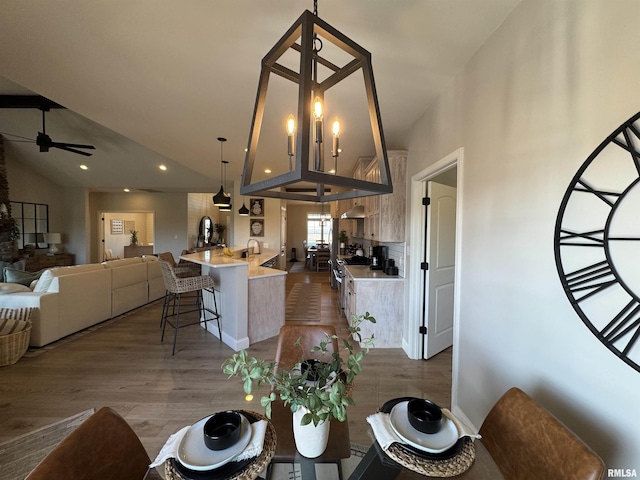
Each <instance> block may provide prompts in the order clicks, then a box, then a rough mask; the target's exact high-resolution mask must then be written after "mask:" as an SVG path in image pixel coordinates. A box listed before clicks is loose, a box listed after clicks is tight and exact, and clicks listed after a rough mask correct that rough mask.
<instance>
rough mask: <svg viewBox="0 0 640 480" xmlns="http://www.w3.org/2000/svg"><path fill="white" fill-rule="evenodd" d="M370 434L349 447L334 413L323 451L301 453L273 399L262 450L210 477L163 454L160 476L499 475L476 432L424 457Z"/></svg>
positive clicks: (288, 419)
mask: <svg viewBox="0 0 640 480" xmlns="http://www.w3.org/2000/svg"><path fill="white" fill-rule="evenodd" d="M396 400H399V399H396ZM389 405H393V401H391V403H387V404H385V405H383V407H382V409H381V410H382V411H384V408H387V409H388V408H389ZM249 413H250V414H251V415H252V416H253V417H254V418H255V419H266V417H265V416H263V415H262V414H259V413H256V412H249ZM370 434H371V437H372V438H373V443H372V445H371V446H370V447H369V448H368V449H367V450H366V452H364V454H362V452H361V453H359V454H357V453H356V452H355V451H354V452H352V450H351V443H350V438H349V422H348V419H347V420H346V421H344V422H340V421H338V420H336V419H335V418H334V419H332V420H331V426H330V431H329V441H328V444H327V449H326V450H325V452H324V453H323V454H322V455H320V456H319V457H317V458H307V457H304V456H303V455H301V454H300V453H299V452H298V451H297V449H296V446H295V440H294V437H293V415H292V413H291V410H290V408H289V407H288V406H285V405H284V404H283V403H282V402H279V401H276V402H273V403H272V412H271V418H270V419H269V428H268V429H267V435H266V436H265V445H264V449H263V452H262V454H261V455H260V456H259V457H256V458H255V459H254V460H252V461H250V462H245V466H244V467H243V469H240V470H238V469H232V470H231V471H230V472H229V475H225V474H224V472H215V473H214V474H212V476H210V477H208V476H207V475H206V474H204V475H200V476H198V477H190V476H189V475H181V473H180V468H179V467H180V466H179V465H177V464H176V461H175V460H174V459H169V460H168V461H167V462H166V463H165V472H164V473H165V479H166V480H200V479H202V480H208V479H209V478H211V479H215V480H253V479H256V478H265V479H266V480H279V478H278V479H276V478H275V477H274V476H273V472H274V470H275V466H276V465H277V464H280V463H285V464H297V465H299V473H298V474H297V475H296V477H295V478H296V480H318V479H320V480H321V479H322V478H323V476H322V475H321V474H320V475H319V474H318V472H321V471H322V469H316V466H317V465H319V464H335V466H336V468H337V472H338V478H339V479H340V480H370V479H375V480H418V479H422V480H424V479H425V478H436V477H444V476H450V477H452V478H456V479H460V480H501V479H504V477H503V475H502V474H501V472H500V469H499V468H498V466H497V465H496V463H495V461H494V460H493V458H492V457H491V455H490V453H489V452H488V450H487V449H486V448H485V446H484V445H483V443H482V439H481V438H476V439H473V440H472V439H471V438H469V437H463V438H461V439H460V441H459V442H458V443H457V444H456V447H455V448H454V450H455V451H454V452H453V454H452V455H449V458H448V459H443V460H425V458H423V457H421V456H420V455H415V454H414V453H413V451H412V450H411V449H407V448H406V445H398V444H395V443H394V444H392V445H391V446H390V447H388V448H387V450H386V451H385V450H383V449H382V447H381V446H380V443H379V442H378V441H377V440H376V439H375V435H374V434H373V432H372V431H371V432H370ZM358 455H360V456H358ZM344 459H349V463H350V465H351V467H350V468H349V469H348V470H349V471H347V472H343V468H342V461H343V460H344ZM358 459H359V460H358ZM354 465H355V467H354ZM149 478H155V477H149ZM333 478H335V477H333Z"/></svg>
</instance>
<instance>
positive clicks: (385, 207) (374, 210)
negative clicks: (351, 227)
mask: <svg viewBox="0 0 640 480" xmlns="http://www.w3.org/2000/svg"><path fill="white" fill-rule="evenodd" d="M387 156H388V158H389V173H390V175H391V182H392V184H393V193H389V194H386V195H375V196H372V197H364V199H363V200H364V206H365V219H364V238H366V239H369V240H377V241H378V242H404V240H405V221H406V203H407V151H406V150H390V151H388V152H387ZM364 178H365V180H367V181H370V182H377V183H379V182H380V167H379V165H378V161H377V159H373V160H372V161H371V163H370V164H369V165H368V166H366V168H365V170H364Z"/></svg>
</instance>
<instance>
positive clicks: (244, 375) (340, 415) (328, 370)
mask: <svg viewBox="0 0 640 480" xmlns="http://www.w3.org/2000/svg"><path fill="white" fill-rule="evenodd" d="M364 321H366V322H371V323H376V319H375V318H374V317H373V316H371V315H370V314H369V312H366V313H365V314H364V315H355V314H354V315H353V318H352V322H351V326H350V327H349V336H348V337H347V338H343V339H340V338H338V337H336V336H333V337H330V336H327V338H326V339H324V340H322V341H321V342H320V343H319V344H318V345H316V346H314V347H313V348H312V349H311V350H312V351H313V352H318V353H319V354H320V356H321V357H322V361H321V362H319V363H317V364H315V365H309V366H310V367H311V368H306V369H305V368H303V367H304V364H305V363H308V361H307V360H306V358H305V354H304V352H303V351H302V348H301V352H300V362H299V363H298V364H296V365H295V366H294V367H293V368H288V369H287V368H276V366H277V365H276V362H275V361H272V360H263V359H257V358H255V357H250V356H249V355H248V354H247V352H246V350H241V351H240V352H238V353H235V354H234V355H232V356H231V357H230V358H228V359H227V360H225V362H224V363H223V365H222V370H223V372H224V373H225V374H227V375H229V378H231V377H234V376H235V377H240V378H241V379H242V382H243V387H244V392H245V393H246V394H250V393H251V392H252V391H253V389H254V388H256V387H258V388H259V387H260V386H261V385H263V384H266V385H268V386H269V387H270V391H269V393H268V395H265V396H263V397H262V398H261V400H260V404H261V405H262V406H263V407H265V412H266V415H267V417H269V418H271V403H272V402H274V401H276V400H277V399H278V397H279V399H280V400H281V401H283V402H284V405H285V406H289V407H290V408H291V412H292V413H293V414H294V422H293V425H294V438H295V441H296V446H297V448H298V451H300V453H302V454H303V455H305V456H308V457H314V456H319V455H321V454H322V452H323V451H324V449H325V448H326V440H327V438H328V435H329V434H328V427H329V421H330V420H331V418H336V419H337V420H339V421H341V422H343V421H345V419H346V415H347V411H346V409H347V407H348V406H350V405H354V402H353V399H352V398H351V392H350V390H351V389H350V388H348V386H349V385H350V384H351V383H352V382H353V380H354V378H355V377H356V376H357V375H358V374H359V373H360V372H361V371H362V360H363V359H364V357H365V356H366V355H367V353H368V352H369V349H370V348H371V347H372V346H373V341H374V336H373V335H371V336H370V337H367V338H365V339H363V338H362V335H361V329H360V324H361V323H362V322H364ZM333 338H335V339H337V341H338V351H337V352H333V353H330V352H329V350H328V348H327V346H328V345H329V344H330V343H331V342H332V339H333ZM354 342H358V343H360V344H362V345H363V348H362V349H360V348H356V346H355V343H354ZM296 345H299V339H298V341H297V342H296ZM341 352H342V353H344V357H345V358H343V356H342V355H341ZM325 358H326V361H325ZM312 377H313V378H312ZM307 426H309V427H319V426H322V427H324V429H325V430H326V433H325V434H324V435H325V438H324V446H321V447H320V448H321V449H320V451H319V452H317V451H314V452H312V453H308V454H307V453H305V452H306V451H308V450H305V448H304V447H302V445H301V442H302V441H303V440H307V439H309V438H310V437H312V436H310V435H309V434H308V433H306V432H303V431H299V429H298V428H297V427H307Z"/></svg>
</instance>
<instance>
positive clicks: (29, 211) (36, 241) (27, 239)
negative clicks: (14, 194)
mask: <svg viewBox="0 0 640 480" xmlns="http://www.w3.org/2000/svg"><path fill="white" fill-rule="evenodd" d="M11 216H12V217H13V218H14V219H15V221H16V224H17V225H18V228H19V229H20V238H19V239H18V248H20V249H22V248H24V247H25V246H26V245H32V246H33V247H32V248H47V247H48V246H49V244H48V243H47V242H45V241H44V234H45V233H48V232H49V205H46V204H44V203H30V202H11Z"/></svg>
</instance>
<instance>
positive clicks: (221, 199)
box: [213, 137, 231, 208]
mask: <svg viewBox="0 0 640 480" xmlns="http://www.w3.org/2000/svg"><path fill="white" fill-rule="evenodd" d="M218 141H219V142H220V191H219V192H218V193H216V194H215V195H214V196H213V204H214V205H215V206H216V207H227V206H229V208H231V195H229V194H228V193H227V192H225V191H224V177H223V174H222V166H223V164H224V161H223V160H222V158H223V156H222V148H223V145H224V142H226V141H227V139H226V138H223V137H218Z"/></svg>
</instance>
